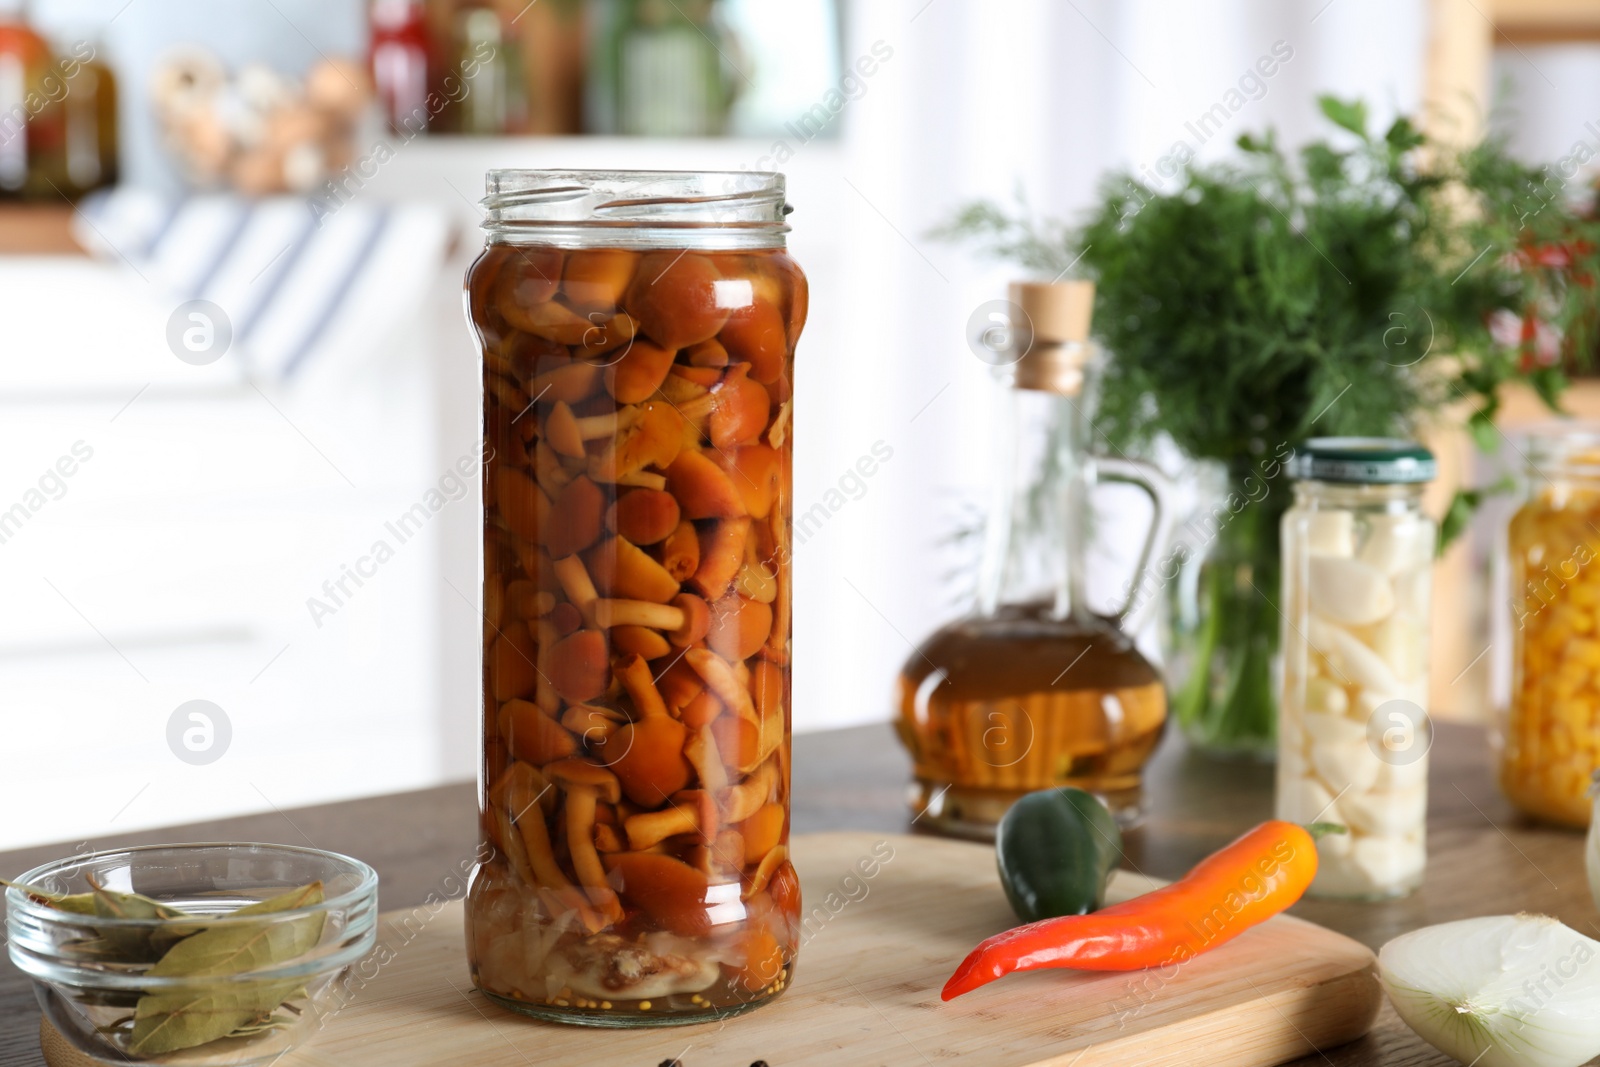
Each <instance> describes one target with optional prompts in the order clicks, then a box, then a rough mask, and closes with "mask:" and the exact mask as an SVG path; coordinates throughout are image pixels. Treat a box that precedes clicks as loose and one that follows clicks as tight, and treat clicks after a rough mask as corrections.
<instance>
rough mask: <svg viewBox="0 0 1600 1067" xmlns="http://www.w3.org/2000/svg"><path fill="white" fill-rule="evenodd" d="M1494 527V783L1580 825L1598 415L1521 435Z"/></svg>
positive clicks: (1598, 678)
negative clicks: (1498, 564)
mask: <svg viewBox="0 0 1600 1067" xmlns="http://www.w3.org/2000/svg"><path fill="white" fill-rule="evenodd" d="M1522 452H1523V454H1524V455H1525V456H1526V457H1527V460H1528V470H1527V489H1526V492H1525V495H1524V498H1523V501H1522V506H1521V507H1520V508H1519V509H1518V510H1517V513H1516V514H1515V515H1513V516H1512V518H1511V522H1510V524H1509V526H1508V527H1507V530H1506V564H1507V566H1506V576H1507V579H1508V582H1509V590H1508V593H1509V595H1508V596H1507V598H1506V599H1507V605H1508V607H1509V616H1510V632H1511V664H1510V667H1511V671H1510V698H1509V702H1508V704H1507V706H1506V710H1505V713H1504V715H1503V717H1502V719H1501V722H1500V723H1499V730H1498V731H1497V736H1496V742H1497V748H1498V749H1499V761H1500V785H1501V788H1502V789H1503V790H1504V791H1505V794H1506V796H1507V797H1508V798H1509V799H1510V800H1511V802H1512V803H1513V804H1515V805H1516V806H1517V807H1519V808H1521V809H1522V810H1523V811H1525V812H1527V813H1528V814H1529V815H1533V816H1535V817H1536V818H1540V819H1545V820H1548V821H1550V822H1555V823H1560V824H1563V825H1566V826H1574V827H1584V826H1588V825H1589V820H1590V816H1591V814H1592V811H1593V805H1592V803H1591V801H1590V798H1589V785H1590V780H1591V777H1592V775H1593V774H1594V772H1595V770H1596V769H1597V768H1600V627H1597V621H1600V424H1566V425H1563V426H1562V427H1560V428H1556V429H1551V430H1543V431H1538V432H1534V433H1530V434H1529V435H1528V439H1527V444H1526V445H1525V446H1524V447H1523V449H1522Z"/></svg>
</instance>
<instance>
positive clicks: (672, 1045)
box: [51, 833, 1381, 1067]
mask: <svg viewBox="0 0 1600 1067" xmlns="http://www.w3.org/2000/svg"><path fill="white" fill-rule="evenodd" d="M791 844H792V848H793V853H794V862H795V866H796V867H797V869H798V870H799V872H800V880H801V884H802V887H803V894H804V906H805V909H806V913H807V915H808V916H809V918H808V920H807V927H806V930H807V932H806V934H805V935H804V936H805V940H804V942H803V946H802V948H801V951H800V962H799V965H798V967H797V969H796V972H795V979H794V982H793V984H792V985H791V986H790V987H789V989H788V990H787V991H786V992H785V993H784V994H783V995H782V996H781V997H779V998H778V1000H776V1001H775V1002H773V1003H772V1004H769V1005H766V1006H765V1007H762V1008H759V1009H757V1010H755V1011H754V1012H751V1013H750V1014H748V1015H744V1016H740V1017H737V1018H733V1019H730V1020H727V1021H725V1022H723V1023H706V1024H700V1025H696V1026H678V1027H663V1028H658V1029H650V1030H599V1029H589V1028H583V1027H573V1026H559V1025H555V1024H550V1023H542V1022H538V1021H535V1020H533V1019H529V1018H526V1017H524V1016H520V1015H517V1014H514V1013H512V1012H508V1011H505V1010H503V1009H501V1008H499V1007H497V1006H496V1005H495V1004H493V1003H492V1002H491V1001H489V1000H488V999H486V998H485V997H483V996H480V995H478V994H477V993H476V992H474V991H473V988H472V982H471V979H470V978H469V977H468V974H467V962H466V951H465V939H464V935H463V933H462V920H461V905H460V903H459V902H453V903H450V904H448V905H445V906H443V907H440V908H438V909H437V910H434V911H430V910H429V909H427V908H418V909H413V910H408V911H397V912H389V913H387V914H385V915H384V917H383V921H382V926H381V929H380V933H379V943H380V946H386V947H387V948H388V949H389V952H388V953H385V954H384V955H392V959H391V960H390V961H389V962H388V963H386V964H385V965H383V966H381V967H377V968H376V974H375V976H374V977H373V978H372V980H371V981H370V982H367V983H365V984H364V985H363V986H361V988H360V990H359V992H358V993H357V995H356V996H355V997H354V998H353V999H352V1000H351V1001H350V1003H349V1004H348V1006H347V1007H345V1008H344V1010H343V1011H341V1012H339V1013H338V1014H337V1015H335V1016H333V1017H332V1018H331V1019H330V1020H329V1021H328V1023H327V1024H326V1025H325V1027H324V1028H323V1030H322V1031H321V1032H320V1033H318V1034H316V1035H315V1036H314V1037H312V1038H311V1039H310V1040H309V1041H308V1042H307V1043H306V1044H305V1045H303V1046H301V1047H300V1048H299V1049H297V1050H295V1051H294V1052H291V1053H290V1054H289V1055H287V1056H285V1057H283V1058H282V1059H281V1060H279V1061H278V1067H440V1065H447V1064H461V1065H470V1067H528V1065H530V1064H537V1065H540V1067H544V1065H551V1067H567V1065H573V1067H577V1065H583V1067H590V1065H595V1067H601V1065H603V1067H611V1065H615V1067H657V1065H659V1064H660V1063H661V1062H662V1061H663V1060H672V1059H676V1060H678V1061H679V1063H680V1064H681V1067H747V1065H749V1064H752V1063H754V1062H755V1061H757V1060H766V1061H767V1063H769V1064H770V1065H771V1067H802V1065H817V1067H839V1065H841V1064H850V1065H855V1064H872V1065H885V1067H902V1065H904V1067H928V1065H930V1064H933V1063H952V1062H954V1063H973V1064H982V1065H984V1067H1102V1065H1113V1067H1134V1065H1138V1067H1154V1065H1162V1064H1171V1065H1173V1067H1180V1065H1181V1067H1196V1065H1202V1064H1227V1065H1229V1067H1268V1065H1271V1064H1278V1063H1282V1062H1284V1061H1286V1060H1290V1059H1294V1058H1296V1057H1298V1056H1301V1055H1304V1054H1306V1053H1308V1052H1310V1051H1312V1050H1313V1049H1314V1048H1327V1047H1331V1046H1333V1045H1336V1044H1340V1043H1342V1042H1344V1041H1349V1040H1351V1039H1353V1038H1356V1037H1359V1036H1360V1035H1362V1034H1364V1033H1366V1032H1367V1030H1368V1029H1369V1028H1370V1027H1371V1026H1372V1022H1373V1018H1374V1017H1375V1016H1376V1015H1377V1012H1378V1006H1379V1000H1380V998H1381V993H1380V991H1379V987H1378V982H1377V979H1376V977H1375V975H1374V958H1373V955H1372V953H1371V952H1370V951H1369V950H1368V949H1367V948H1366V947H1365V946H1363V945H1361V944H1359V943H1357V942H1355V941H1352V940H1350V939H1349V938H1347V937H1344V936H1342V935H1340V934H1336V933H1333V932H1332V931H1331V930H1326V929H1324V928H1322V927H1320V926H1315V925H1313V924H1311V923H1308V922H1303V921H1301V920H1299V919H1293V918H1289V917H1287V916H1280V917H1278V918H1276V919H1273V920H1272V921H1270V922H1268V923H1266V924H1264V925H1262V926H1260V927H1258V928H1256V929H1254V930H1251V931H1249V932H1247V933H1245V934H1244V935H1242V936H1241V937H1239V938H1238V939H1237V940H1235V941H1233V942H1231V943H1229V944H1227V945H1224V946H1223V947H1221V948H1219V949H1217V950H1215V951H1213V952H1210V953H1207V954H1205V955H1202V956H1199V957H1197V958H1195V959H1194V960H1192V961H1190V962H1189V963H1187V964H1185V965H1183V966H1181V967H1179V968H1177V969H1176V971H1175V973H1174V972H1173V971H1166V972H1157V971H1139V972H1130V973H1122V974H1113V973H1090V972H1087V971H1043V972H1036V973H1033V974H1023V975H1012V976H1010V977H1007V978H1005V979H1002V980H1001V981H999V982H995V983H993V984H991V985H989V986H986V987H984V988H983V989H980V990H977V991H976V992H973V993H970V994H968V995H967V996H965V997H962V998H960V999H959V1000H955V1001H952V1002H951V1003H949V1004H945V1003H942V1002H941V1001H940V1000H939V989H940V987H941V986H943V984H944V981H945V979H946V978H948V977H949V975H950V972H951V970H952V969H954V967H955V965H956V963H957V962H958V961H959V960H960V959H961V958H962V957H963V956H965V955H966V953H967V952H968V951H970V950H971V949H972V947H973V946H974V945H976V944H977V943H978V942H979V941H981V940H982V939H983V938H985V937H987V936H989V935H990V934H993V933H995V932H997V931H999V930H1002V929H1005V928H1006V927H1008V926H1011V925H1014V924H1015V921H1016V920H1015V919H1014V917H1013V916H1012V914H1011V910H1010V908H1009V907H1008V906H1007V905H1006V901H1005V897H1004V895H1003V894H1002V893H1001V891H1000V885H999V879H998V877H997V875H996V873H995V865H994V853H993V850H992V849H990V848H989V847H987V846H984V845H975V844H969V843H966V842H959V841H947V840H942V839H938V838H932V837H908V836H903V835H894V834H889V835H884V834H870V833H827V834H807V835H802V836H798V837H796V838H794V840H793V841H792V842H791ZM885 856H887V857H888V858H887V859H884V858H883V857H885ZM873 858H877V859H879V860H880V861H881V862H880V863H879V865H878V868H877V871H876V873H875V875H874V877H872V878H870V879H869V878H864V877H863V876H862V873H861V870H862V869H861V868H860V867H858V863H859V861H861V860H864V859H866V860H870V859H873ZM871 866H872V865H871V864H870V863H869V864H868V869H871ZM1150 885H1151V883H1149V882H1148V881H1146V880H1145V879H1142V878H1140V877H1138V876H1137V875H1133V874H1129V873H1127V872H1123V871H1119V872H1118V873H1117V876H1116V879H1115V880H1114V882H1113V886H1112V896H1113V897H1114V898H1116V899H1124V898H1126V897H1129V896H1132V895H1134V894H1136V893H1139V892H1143V891H1145V890H1146V889H1148V888H1149V887H1150ZM380 952H382V949H380ZM384 955H376V956H374V957H370V958H369V962H370V961H371V960H372V959H382V958H384ZM361 973H363V974H365V973H367V972H366V971H363V972H361ZM52 1036H53V1035H52ZM51 1063H52V1064H53V1065H54V1067H68V1064H67V1061H65V1060H57V1059H52V1060H51Z"/></svg>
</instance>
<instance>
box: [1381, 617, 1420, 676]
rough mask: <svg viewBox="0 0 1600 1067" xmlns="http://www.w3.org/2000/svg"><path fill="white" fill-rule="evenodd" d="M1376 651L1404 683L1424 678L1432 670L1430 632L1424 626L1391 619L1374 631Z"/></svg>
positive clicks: (1409, 621)
mask: <svg viewBox="0 0 1600 1067" xmlns="http://www.w3.org/2000/svg"><path fill="white" fill-rule="evenodd" d="M1372 650H1373V651H1374V652H1376V653H1377V654H1378V655H1380V656H1382V657H1383V661H1384V662H1385V663H1387V664H1388V665H1389V668H1390V669H1391V670H1393V671H1394V673H1395V677H1397V678H1399V679H1400V680H1401V681H1403V682H1409V681H1411V680H1412V679H1415V678H1419V677H1421V676H1422V672H1423V671H1425V670H1426V669H1427V667H1428V631H1427V629H1426V628H1425V627H1424V625H1423V624H1422V623H1420V622H1416V621H1413V620H1412V619H1409V618H1406V617H1404V616H1401V615H1391V616H1389V617H1388V618H1387V619H1384V620H1383V621H1382V622H1380V623H1378V624H1377V625H1376V626H1374V627H1373V628H1372Z"/></svg>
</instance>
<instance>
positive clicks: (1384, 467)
mask: <svg viewBox="0 0 1600 1067" xmlns="http://www.w3.org/2000/svg"><path fill="white" fill-rule="evenodd" d="M1288 472H1289V477H1291V478H1296V479H1307V480H1310V481H1316V482H1345V483H1349V484H1354V485H1396V484H1405V483H1420V482H1431V481H1433V479H1434V478H1435V477H1436V476H1437V475H1438V473H1439V465H1438V463H1437V462H1435V461H1434V458H1433V453H1432V452H1429V451H1428V450H1427V449H1426V448H1423V447H1422V446H1421V445H1419V444H1417V443H1416V442H1415V441H1406V440H1403V439H1401V438H1398V437H1313V438H1311V440H1309V441H1307V442H1306V443H1305V444H1303V445H1301V446H1300V447H1299V448H1298V449H1296V450H1295V454H1294V455H1293V456H1291V457H1290V458H1289V463H1288Z"/></svg>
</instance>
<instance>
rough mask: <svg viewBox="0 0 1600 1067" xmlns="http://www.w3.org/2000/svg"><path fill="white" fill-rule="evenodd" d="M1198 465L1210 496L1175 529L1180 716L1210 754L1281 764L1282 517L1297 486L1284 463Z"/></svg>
mask: <svg viewBox="0 0 1600 1067" xmlns="http://www.w3.org/2000/svg"><path fill="white" fill-rule="evenodd" d="M1196 466H1197V468H1198V470H1197V477H1196V478H1195V481H1194V484H1196V485H1198V486H1200V487H1201V499H1200V501H1199V503H1198V505H1197V506H1196V509H1195V512H1194V514H1192V515H1191V516H1190V517H1189V519H1188V520H1187V521H1186V522H1185V523H1183V525H1182V526H1181V528H1180V529H1179V531H1178V533H1177V535H1176V537H1175V541H1176V543H1177V547H1176V549H1175V551H1176V552H1179V553H1182V557H1183V562H1182V565H1181V567H1180V568H1178V571H1177V575H1176V580H1174V581H1172V582H1171V583H1169V584H1168V586H1167V593H1168V595H1167V609H1168V616H1167V625H1166V631H1167V632H1166V652H1167V655H1166V659H1167V679H1168V685H1169V688H1170V691H1171V701H1172V715H1173V718H1174V719H1175V720H1177V722H1178V724H1179V727H1180V728H1181V729H1182V730H1183V733H1184V736H1185V737H1186V738H1187V739H1188V740H1189V743H1190V744H1191V745H1193V746H1195V747H1196V748H1199V749H1201V750H1202V751H1204V752H1207V753H1209V754H1212V755H1217V756H1225V757H1239V758H1246V759H1254V760H1261V761H1263V762H1271V761H1272V760H1273V759H1274V758H1275V754H1276V745H1277V716H1278V700H1277V685H1276V682H1275V670H1276V668H1275V664H1276V660H1277V656H1278V642H1279V628H1280V627H1281V626H1282V621H1281V617H1280V616H1279V614H1278V590H1279V564H1278V524H1279V521H1280V520H1281V519H1282V517H1283V513H1284V511H1285V509H1286V508H1287V507H1288V504H1289V493H1288V492H1287V491H1286V487H1285V486H1283V485H1281V484H1280V483H1279V481H1278V479H1277V477H1276V475H1277V470H1276V467H1277V463H1276V462H1270V463H1269V465H1268V467H1267V468H1266V469H1263V467H1262V466H1261V465H1259V464H1230V465H1225V464H1222V463H1217V462H1213V461H1202V462H1200V463H1197V464H1196ZM1269 471H1270V474H1269Z"/></svg>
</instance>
